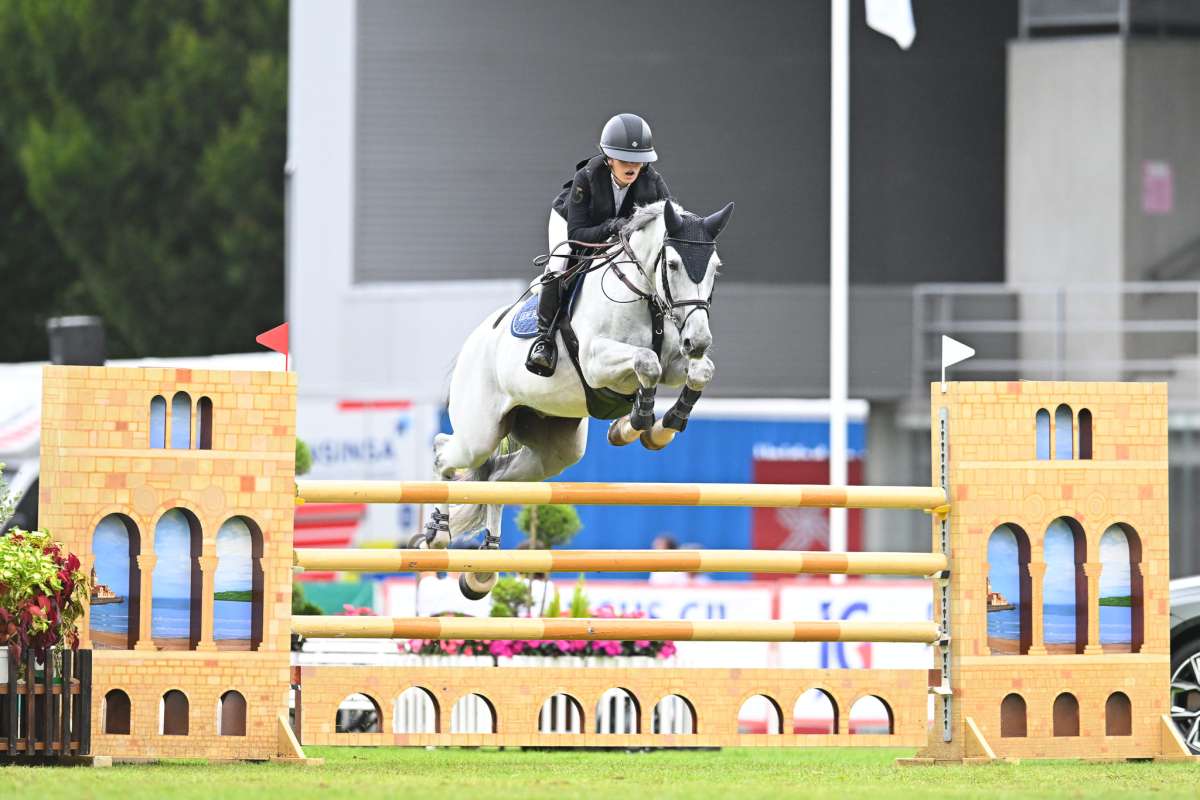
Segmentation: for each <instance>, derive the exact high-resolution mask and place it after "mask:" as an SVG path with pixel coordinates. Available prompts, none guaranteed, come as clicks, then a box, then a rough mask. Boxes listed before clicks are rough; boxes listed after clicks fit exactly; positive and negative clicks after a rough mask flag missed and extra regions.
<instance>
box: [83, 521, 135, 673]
mask: <svg viewBox="0 0 1200 800" xmlns="http://www.w3.org/2000/svg"><path fill="white" fill-rule="evenodd" d="M141 551H142V538H141V536H140V534H139V533H138V529H137V525H135V524H134V523H133V520H131V519H130V518H129V517H127V516H125V515H124V514H109V515H108V516H107V517H105V518H104V519H102V520H100V522H99V524H97V525H96V530H95V531H93V533H92V555H93V556H94V559H95V560H94V561H93V567H92V575H93V578H94V585H93V586H92V604H91V614H90V617H89V620H88V633H89V635H90V636H91V639H92V647H93V648H95V649H96V650H132V649H133V646H134V645H136V644H137V642H138V636H139V630H138V623H139V621H140V620H141V610H142V603H141V589H142V571H141V569H139V568H138V560H137V557H138V555H139V554H140V553H141Z"/></svg>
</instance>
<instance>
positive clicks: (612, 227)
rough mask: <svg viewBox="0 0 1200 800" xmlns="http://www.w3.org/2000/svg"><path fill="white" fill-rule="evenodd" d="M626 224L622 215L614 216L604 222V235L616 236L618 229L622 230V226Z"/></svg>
mask: <svg viewBox="0 0 1200 800" xmlns="http://www.w3.org/2000/svg"><path fill="white" fill-rule="evenodd" d="M624 224H625V220H623V219H621V218H620V217H613V218H611V219H609V220H607V221H606V222H605V223H604V235H605V236H616V235H617V231H619V230H621V226H622V225H624Z"/></svg>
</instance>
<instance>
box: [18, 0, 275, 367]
mask: <svg viewBox="0 0 1200 800" xmlns="http://www.w3.org/2000/svg"><path fill="white" fill-rule="evenodd" d="M287 33H288V27H287V2H286V0H258V1H257V2H254V3H240V2H236V1H235V0H200V1H197V0H70V2H67V1H66V0H63V2H52V3H47V2H42V1H41V0H6V1H5V2H0V145H2V147H0V157H3V154H4V153H7V154H8V156H9V157H10V158H11V160H12V162H13V163H15V165H16V171H17V173H18V174H19V175H20V176H21V178H22V179H23V184H24V190H25V193H26V195H27V199H28V206H29V207H31V208H32V209H34V210H35V211H36V213H37V214H38V215H39V216H40V217H41V219H42V221H43V223H44V225H45V228H46V229H47V230H48V231H49V232H50V234H51V236H52V238H53V241H54V243H55V244H56V245H57V248H58V250H59V251H60V253H61V257H62V259H63V260H64V261H66V262H69V264H70V266H69V267H64V268H63V269H62V270H61V271H59V272H56V273H55V276H54V280H55V281H56V282H62V283H63V286H61V292H60V293H58V294H57V295H56V296H52V297H47V296H46V294H45V293H43V294H42V296H41V297H40V299H39V300H38V301H37V302H47V303H51V304H54V305H56V306H61V307H63V308H66V306H67V305H68V304H69V303H70V302H74V303H76V304H77V305H82V306H91V307H93V308H95V309H97V310H99V312H100V313H101V314H102V315H103V317H104V318H105V322H106V325H107V327H108V330H109V332H110V342H111V343H112V346H111V348H110V349H111V350H112V351H113V354H115V355H117V354H126V355H150V354H155V355H177V354H184V353H188V354H202V353H214V352H230V351H242V350H246V349H248V348H250V347H252V346H253V345H252V343H253V341H254V335H255V334H257V333H258V332H259V331H261V330H264V329H265V328H268V327H271V326H273V325H275V324H278V322H279V321H280V319H281V318H282V313H283V198H282V185H283V163H284V158H285V156H286V100H287ZM0 174H2V169H0ZM0 209H3V210H5V211H6V212H7V211H9V208H4V207H3V206H0ZM21 235H22V236H24V235H25V233H24V232H23V231H22V234H21ZM52 294H53V293H52ZM72 298H74V300H72ZM55 310H57V309H55ZM43 335H44V334H43Z"/></svg>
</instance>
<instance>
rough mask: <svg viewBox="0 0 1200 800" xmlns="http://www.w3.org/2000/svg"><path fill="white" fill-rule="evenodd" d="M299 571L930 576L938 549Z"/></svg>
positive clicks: (395, 556) (522, 554) (629, 554)
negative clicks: (906, 551) (920, 551)
mask: <svg viewBox="0 0 1200 800" xmlns="http://www.w3.org/2000/svg"><path fill="white" fill-rule="evenodd" d="M292 563H293V564H294V565H295V566H296V567H298V568H300V569H304V570H319V571H326V572H328V571H334V570H346V571H360V572H761V573H781V574H793V575H800V574H810V575H834V574H842V575H916V576H922V577H923V576H929V575H933V574H935V573H938V572H941V571H943V570H945V569H946V556H944V555H942V554H941V553H824V552H801V551H787V550H562V551H555V550H540V551H539V550H322V549H307V548H306V549H297V550H294V551H293V555H292Z"/></svg>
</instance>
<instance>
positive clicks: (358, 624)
mask: <svg viewBox="0 0 1200 800" xmlns="http://www.w3.org/2000/svg"><path fill="white" fill-rule="evenodd" d="M292 633H297V634H300V635H301V636H309V637H322V638H357V639H484V640H488V639H525V640H545V639H548V640H580V641H639V640H651V641H674V642H683V641H690V642H915V643H920V644H932V643H934V642H937V641H938V640H939V639H940V637H941V632H940V631H939V630H938V626H937V624H936V623H933V622H853V621H852V622H836V621H816V622H787V621H781V620H770V621H763V622H752V621H743V620H722V621H711V622H710V621H697V622H686V621H672V620H658V619H526V618H503V617H316V616H293V617H292Z"/></svg>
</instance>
